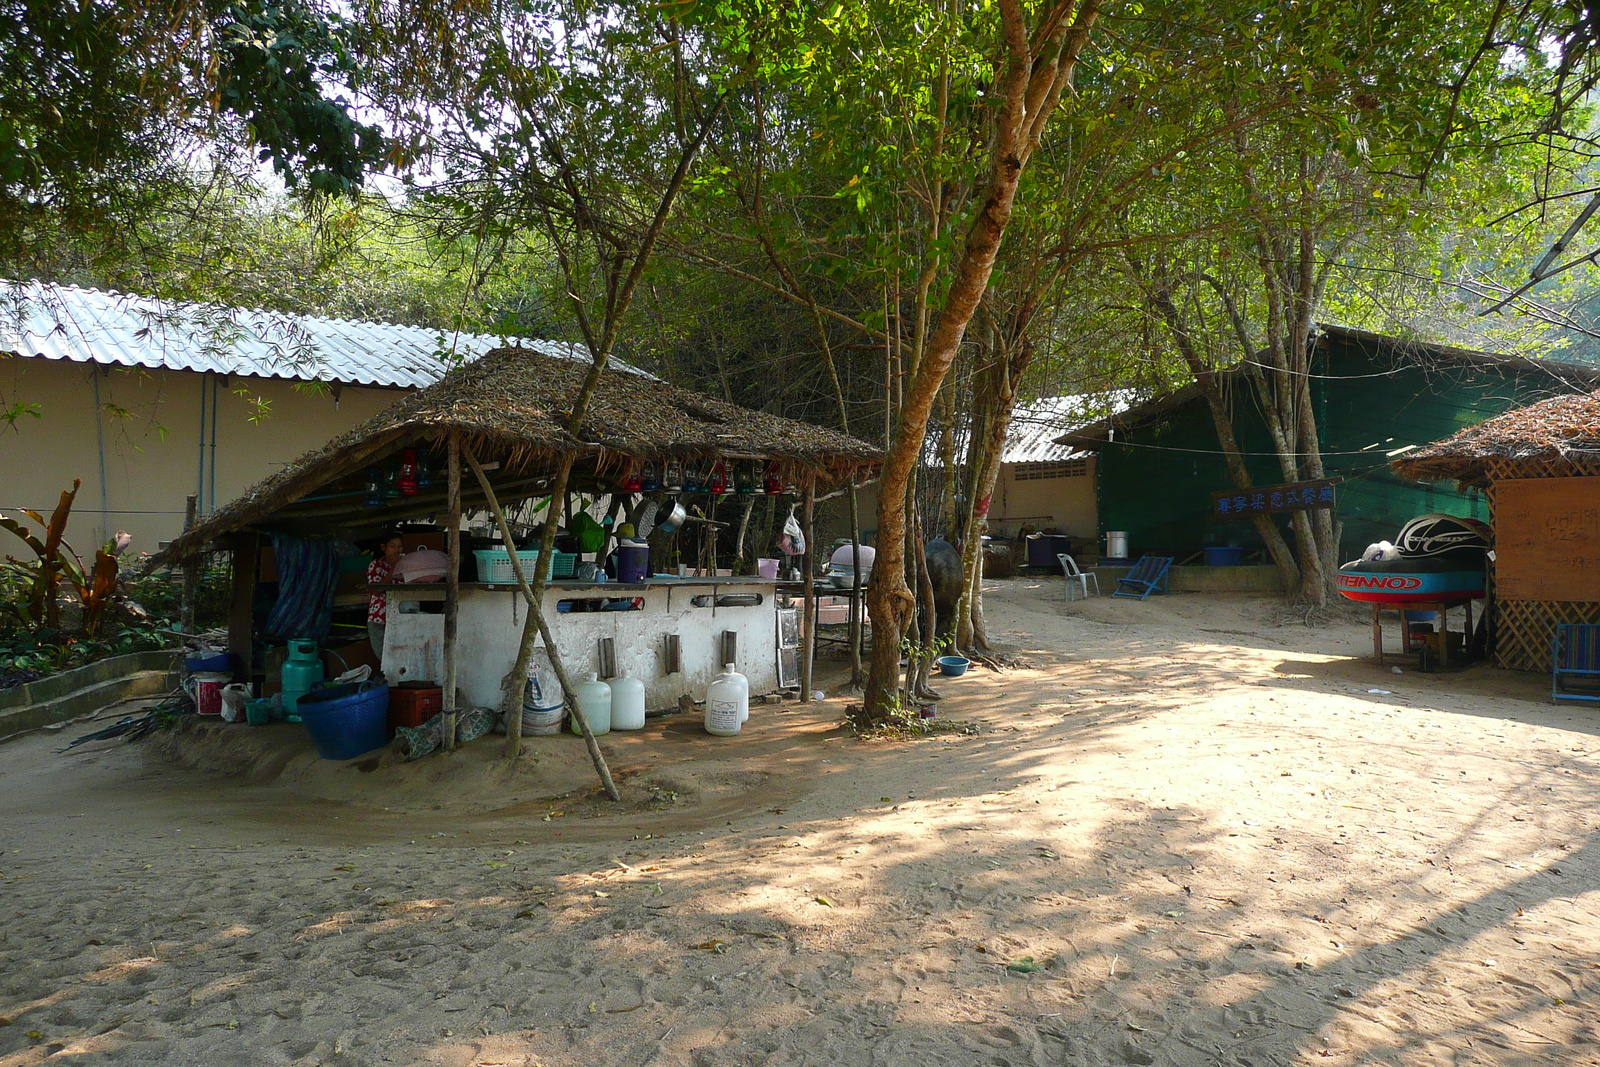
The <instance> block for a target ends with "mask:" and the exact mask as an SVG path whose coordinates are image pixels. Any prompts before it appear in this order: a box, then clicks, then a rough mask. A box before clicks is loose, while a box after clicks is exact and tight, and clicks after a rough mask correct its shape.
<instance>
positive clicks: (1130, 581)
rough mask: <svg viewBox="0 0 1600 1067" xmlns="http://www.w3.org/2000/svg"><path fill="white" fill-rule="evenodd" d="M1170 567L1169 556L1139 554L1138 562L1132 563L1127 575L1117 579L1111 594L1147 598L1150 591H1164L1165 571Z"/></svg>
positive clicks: (1170, 560) (1165, 589) (1165, 582)
mask: <svg viewBox="0 0 1600 1067" xmlns="http://www.w3.org/2000/svg"><path fill="white" fill-rule="evenodd" d="M1171 569H1172V557H1171V556H1140V557H1139V562H1138V563H1135V564H1134V565H1133V570H1131V571H1129V572H1128V576H1127V577H1126V578H1118V579H1117V587H1116V589H1114V590H1112V592H1111V595H1112V596H1114V597H1117V596H1131V597H1137V598H1138V599H1140V600H1148V599H1150V594H1151V593H1165V592H1166V591H1167V572H1168V571H1169V570H1171Z"/></svg>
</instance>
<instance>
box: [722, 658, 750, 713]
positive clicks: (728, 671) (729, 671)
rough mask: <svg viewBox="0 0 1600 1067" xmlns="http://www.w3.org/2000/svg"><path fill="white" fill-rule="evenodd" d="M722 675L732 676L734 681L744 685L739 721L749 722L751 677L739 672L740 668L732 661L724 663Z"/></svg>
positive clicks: (725, 676)
mask: <svg viewBox="0 0 1600 1067" xmlns="http://www.w3.org/2000/svg"><path fill="white" fill-rule="evenodd" d="M722 677H724V678H730V679H732V680H733V681H735V682H737V683H738V684H739V685H741V686H743V687H744V698H743V702H742V703H741V704H740V705H739V722H740V723H741V724H743V723H747V722H749V721H750V679H749V678H746V677H745V676H744V675H742V674H740V673H739V668H738V667H735V666H734V665H733V664H731V663H724V664H723V665H722Z"/></svg>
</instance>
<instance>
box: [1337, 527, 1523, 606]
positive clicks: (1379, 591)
mask: <svg viewBox="0 0 1600 1067" xmlns="http://www.w3.org/2000/svg"><path fill="white" fill-rule="evenodd" d="M1490 536H1491V534H1490V530H1489V527H1488V526H1486V525H1484V524H1483V523H1481V522H1479V521H1477V520H1476V519H1463V518H1459V517H1457V516H1455V515H1422V516H1419V517H1418V518H1415V519H1412V520H1411V521H1410V522H1408V523H1406V524H1405V525H1404V526H1402V527H1401V528H1400V533H1399V535H1398V536H1397V537H1396V538H1395V541H1394V544H1392V545H1391V544H1388V543H1387V542H1383V541H1380V542H1378V543H1377V544H1375V545H1370V546H1368V548H1367V551H1366V552H1364V553H1363V554H1362V556H1361V558H1360V559H1357V560H1351V561H1350V562H1349V563H1346V564H1345V565H1344V566H1342V567H1340V568H1339V573H1338V575H1337V576H1336V577H1335V578H1334V587H1335V588H1336V589H1338V590H1339V592H1340V594H1341V595H1343V596H1344V597H1345V598H1347V599H1349V600H1356V601H1360V602H1362V603H1367V604H1393V605H1396V606H1400V607H1403V606H1405V605H1407V604H1449V603H1459V602H1461V601H1463V600H1478V599H1481V598H1482V597H1483V595H1484V592H1485V587H1486V584H1487V573H1486V572H1487V566H1488V551H1489V545H1490Z"/></svg>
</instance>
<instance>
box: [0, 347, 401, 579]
mask: <svg viewBox="0 0 1600 1067" xmlns="http://www.w3.org/2000/svg"><path fill="white" fill-rule="evenodd" d="M234 389H239V390H242V391H243V392H245V394H246V395H245V396H237V395H235V394H234V393H233V391H232V390H234ZM320 390H321V391H316V390H315V389H312V388H308V387H307V386H305V385H303V384H301V385H297V383H294V382H288V381H282V380H278V379H263V378H240V377H232V378H229V379H228V380H227V382H226V384H225V383H224V382H223V381H222V377H221V376H217V375H211V374H202V373H197V372H194V371H178V370H165V369H147V368H126V367H104V366H100V365H97V364H84V363H71V362H66V361H60V360H49V359H40V358H33V357H29V358H22V357H15V356H13V357H0V408H9V407H10V406H11V405H12V404H15V403H22V404H26V405H37V408H36V411H37V417H34V415H32V414H23V415H21V416H20V417H19V418H18V419H17V420H16V423H15V426H14V427H11V428H7V427H5V426H4V425H0V510H5V511H13V512H14V511H15V510H16V509H19V508H31V509H34V510H37V511H41V512H43V513H45V514H48V513H49V512H50V511H51V510H52V509H53V508H54V507H55V505H56V502H57V500H59V499H60V496H61V492H62V490H64V489H67V488H70V487H71V485H72V481H73V479H74V478H78V479H81V480H82V482H83V486H82V488H81V489H80V490H79V492H78V497H77V501H76V502H75V504H74V506H73V515H74V518H73V519H72V521H71V522H70V523H69V524H68V526H67V540H68V541H69V542H70V543H71V544H72V545H73V547H74V548H76V549H77V550H78V551H79V553H80V554H83V553H89V552H91V551H92V549H93V548H94V547H95V546H97V545H99V544H101V543H103V542H104V541H105V540H106V539H107V538H108V537H109V536H110V535H111V534H112V533H115V532H116V531H117V530H127V531H128V532H129V533H131V534H133V537H134V541H133V551H135V552H154V551H156V548H157V546H158V544H159V543H160V542H161V541H165V540H170V539H171V538H173V537H176V536H177V535H178V534H179V533H181V532H182V530H183V517H184V502H185V499H186V498H187V497H188V496H189V494H191V493H201V495H202V501H201V513H202V515H203V514H207V513H209V512H210V511H211V510H214V508H215V507H216V506H219V505H221V504H225V503H227V502H228V501H229V500H232V499H233V498H234V497H236V496H238V495H239V494H240V493H242V492H244V491H245V490H246V489H248V488H249V487H250V486H252V485H254V484H255V483H256V482H258V481H260V480H261V479H262V478H265V477H266V476H267V475H269V474H272V473H274V472H275V471H277V470H278V469H280V468H281V467H283V466H285V465H287V464H288V463H290V462H292V461H294V460H295V459H297V458H299V457H300V456H301V455H303V454H304V453H306V452H309V451H311V450H312V449H315V448H321V447H322V446H323V445H325V444H327V443H328V441H329V440H330V439H332V438H334V437H336V436H338V435H339V434H342V433H344V432H345V431H347V430H349V429H351V428H352V427H354V426H356V425H357V424H358V423H360V422H363V421H365V420H366V419H368V418H370V417H372V416H373V415H375V414H377V413H378V412H379V411H382V410H383V409H384V408H386V407H388V406H389V405H390V404H392V403H394V402H395V401H396V400H398V399H400V397H401V396H403V395H404V391H402V390H398V389H381V388H368V387H352V386H345V387H342V388H340V389H339V391H338V396H337V398H335V396H334V395H333V394H332V392H331V391H330V387H328V386H322V387H320ZM202 392H203V393H204V396H205V404H206V410H207V415H206V420H205V425H204V426H203V427H202V425H201V420H200V409H201V396H202ZM213 397H214V398H215V405H216V407H215V412H216V415H215V431H216V432H215V438H214V440H215V447H212V444H211V442H212V440H213V437H212V421H213V420H212V415H211V411H212V402H213ZM257 400H260V401H263V402H265V404H266V408H265V409H264V410H263V409H262V408H260V407H259V406H258V405H257V404H256V403H255V401H257ZM252 417H255V421H252ZM202 440H204V441H205V442H206V447H205V448H204V449H202V448H201V442H202ZM213 470H214V472H215V473H214V475H213Z"/></svg>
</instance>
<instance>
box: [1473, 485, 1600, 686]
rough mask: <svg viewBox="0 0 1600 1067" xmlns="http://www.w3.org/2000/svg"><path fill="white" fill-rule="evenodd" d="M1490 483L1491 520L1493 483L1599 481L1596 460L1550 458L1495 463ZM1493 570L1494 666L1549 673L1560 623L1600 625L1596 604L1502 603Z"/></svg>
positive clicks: (1490, 567) (1599, 607)
mask: <svg viewBox="0 0 1600 1067" xmlns="http://www.w3.org/2000/svg"><path fill="white" fill-rule="evenodd" d="M1485 473H1486V474H1487V475H1488V478H1489V489H1488V493H1487V496H1488V500H1489V514H1490V515H1491V516H1494V515H1495V506H1496V504H1497V503H1498V501H1497V500H1496V494H1495V491H1494V490H1495V482H1497V481H1503V480H1509V479H1515V478H1583V477H1593V476H1596V475H1600V457H1595V456H1590V455H1587V454H1586V455H1579V456H1550V457H1543V458H1537V459H1509V458H1504V459H1496V460H1492V461H1490V463H1489V465H1488V469H1487V471H1486V472H1485ZM1499 594H1500V589H1499V582H1498V581H1497V579H1496V575H1495V567H1494V564H1492V563H1491V564H1490V565H1489V596H1490V597H1491V598H1493V599H1492V603H1493V604H1494V616H1495V662H1496V663H1498V664H1499V665H1500V666H1502V667H1509V668H1510V669H1512V670H1519V671H1538V672H1540V673H1543V674H1548V673H1549V671H1550V647H1551V644H1552V642H1554V641H1555V636H1556V627H1557V626H1558V625H1560V624H1561V623H1564V622H1574V623H1600V603H1593V602H1587V601H1542V600H1506V599H1502V598H1501V597H1500V595H1499Z"/></svg>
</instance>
